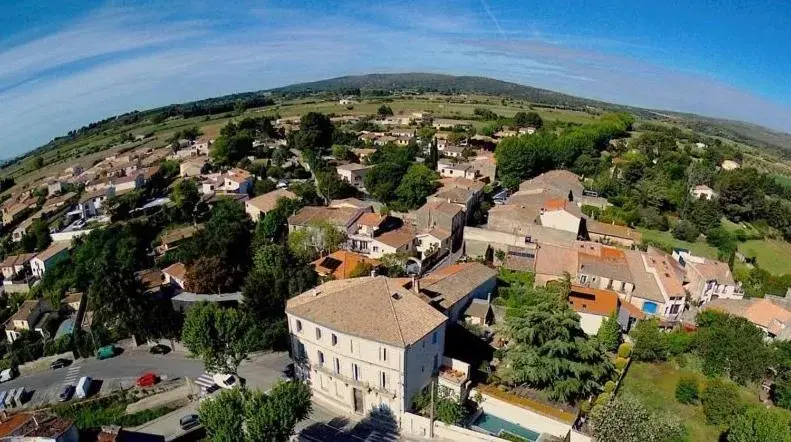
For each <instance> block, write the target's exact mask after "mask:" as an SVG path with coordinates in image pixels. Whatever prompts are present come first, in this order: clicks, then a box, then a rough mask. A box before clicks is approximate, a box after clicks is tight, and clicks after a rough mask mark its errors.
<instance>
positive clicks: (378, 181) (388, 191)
mask: <svg viewBox="0 0 791 442" xmlns="http://www.w3.org/2000/svg"><path fill="white" fill-rule="evenodd" d="M403 175H404V168H403V167H401V166H400V165H398V164H395V163H381V164H376V165H375V166H374V167H372V168H371V170H369V171H368V173H367V174H366V175H365V178H364V183H365V189H366V190H367V191H368V193H370V194H371V196H372V197H374V198H375V199H377V200H379V201H382V202H385V203H387V202H390V201H393V200H394V199H395V196H396V195H395V191H396V189H397V188H398V186H399V183H400V182H401V177H402V176H403Z"/></svg>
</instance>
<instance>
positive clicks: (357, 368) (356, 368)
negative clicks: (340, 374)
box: [352, 364, 360, 381]
mask: <svg viewBox="0 0 791 442" xmlns="http://www.w3.org/2000/svg"><path fill="white" fill-rule="evenodd" d="M352 375H353V376H354V380H355V381H359V380H360V366H359V365H357V364H352Z"/></svg>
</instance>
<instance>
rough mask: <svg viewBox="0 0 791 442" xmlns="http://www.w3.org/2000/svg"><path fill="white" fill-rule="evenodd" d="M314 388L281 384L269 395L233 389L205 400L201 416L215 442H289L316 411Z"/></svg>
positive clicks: (302, 384) (300, 383)
mask: <svg viewBox="0 0 791 442" xmlns="http://www.w3.org/2000/svg"><path fill="white" fill-rule="evenodd" d="M310 395H311V393H310V387H308V386H307V384H305V383H304V382H302V381H294V382H280V383H278V384H276V385H275V386H274V387H273V388H272V390H271V391H270V392H269V393H268V394H267V393H262V392H260V391H257V390H254V391H249V390H244V389H241V390H240V389H233V390H225V391H222V392H220V393H218V394H216V395H215V396H213V397H211V398H209V399H207V400H205V401H202V402H201V405H200V408H199V409H198V414H199V416H200V420H201V424H202V425H203V426H204V427H205V428H206V432H207V434H208V436H209V439H210V440H211V441H212V442H230V441H245V442H258V441H273V442H285V441H287V440H289V437H290V436H291V434H292V433H293V432H294V427H295V426H296V424H297V423H298V422H299V421H301V420H303V419H305V418H306V417H307V416H308V415H309V414H310V411H311V409H312V403H311V401H310Z"/></svg>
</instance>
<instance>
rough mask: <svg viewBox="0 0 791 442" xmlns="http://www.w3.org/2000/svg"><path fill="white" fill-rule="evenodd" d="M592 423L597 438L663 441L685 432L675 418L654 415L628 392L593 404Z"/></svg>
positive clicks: (622, 441) (619, 441) (603, 440)
mask: <svg viewBox="0 0 791 442" xmlns="http://www.w3.org/2000/svg"><path fill="white" fill-rule="evenodd" d="M591 423H592V426H593V433H594V435H595V436H596V440H597V441H599V442H665V441H669V440H674V439H675V438H678V437H680V436H682V435H683V433H684V430H683V428H682V427H681V426H680V425H679V423H678V420H677V419H671V418H670V417H668V416H665V415H655V414H653V413H651V412H649V411H648V410H647V409H646V408H645V406H644V405H643V404H642V403H640V402H639V401H638V400H637V399H635V398H633V397H631V396H620V397H617V398H615V399H614V400H612V401H610V402H608V403H606V404H604V405H597V406H596V407H594V408H593V411H592V412H591Z"/></svg>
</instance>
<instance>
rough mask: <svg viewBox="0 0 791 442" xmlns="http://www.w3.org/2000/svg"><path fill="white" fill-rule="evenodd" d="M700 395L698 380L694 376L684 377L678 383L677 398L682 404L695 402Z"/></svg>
mask: <svg viewBox="0 0 791 442" xmlns="http://www.w3.org/2000/svg"><path fill="white" fill-rule="evenodd" d="M698 396H700V391H699V388H698V381H697V379H695V378H694V377H691V376H686V377H682V378H681V379H679V380H678V383H676V400H677V401H679V402H681V403H682V404H694V403H695V402H697V400H698Z"/></svg>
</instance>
